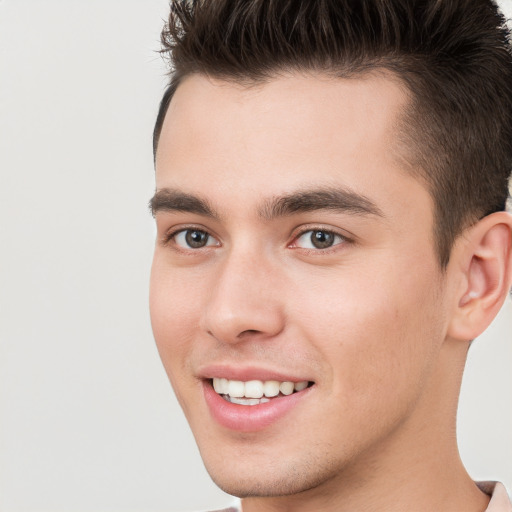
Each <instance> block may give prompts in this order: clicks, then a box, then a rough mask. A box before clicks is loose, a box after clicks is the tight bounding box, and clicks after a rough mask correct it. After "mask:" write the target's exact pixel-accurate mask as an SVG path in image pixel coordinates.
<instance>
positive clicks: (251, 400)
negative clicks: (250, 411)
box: [229, 397, 270, 405]
mask: <svg viewBox="0 0 512 512" xmlns="http://www.w3.org/2000/svg"><path fill="white" fill-rule="evenodd" d="M229 401H230V402H231V403H232V404H239V405H259V404H265V403H267V402H270V400H269V399H268V398H265V397H263V398H233V397H229Z"/></svg>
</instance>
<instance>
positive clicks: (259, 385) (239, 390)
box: [213, 377, 309, 405]
mask: <svg viewBox="0 0 512 512" xmlns="http://www.w3.org/2000/svg"><path fill="white" fill-rule="evenodd" d="M308 384H309V382H308V381H307V380H303V381H300V382H291V381H285V382H279V381H277V380H267V381H261V380H250V381H247V382H243V381H241V380H229V379H225V378H217V377H215V378H214V379H213V389H214V390H215V392H216V393H218V394H219V395H225V397H227V396H229V397H230V401H231V402H233V403H237V404H238V403H239V404H242V405H257V404H260V403H265V402H268V401H269V400H268V398H272V397H275V396H277V395H279V393H280V392H281V394H283V395H291V394H292V393H293V392H294V391H302V390H303V389H306V388H307V387H308ZM264 397H267V399H265V398H264ZM245 399H247V400H245Z"/></svg>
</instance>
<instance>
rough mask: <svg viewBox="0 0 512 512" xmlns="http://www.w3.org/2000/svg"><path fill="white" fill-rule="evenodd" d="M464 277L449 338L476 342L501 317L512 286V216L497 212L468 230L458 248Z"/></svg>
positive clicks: (456, 252)
mask: <svg viewBox="0 0 512 512" xmlns="http://www.w3.org/2000/svg"><path fill="white" fill-rule="evenodd" d="M452 255H453V256H454V258H455V260H456V261H452V262H450V263H453V265H454V266H453V268H452V270H455V272H456V273H458V274H459V277H460V278H461V279H460V280H458V282H459V284H460V285H459V287H458V290H457V292H456V295H455V297H454V306H455V310H454V314H453V315H452V317H451V320H450V325H449V328H448V335H449V336H450V337H452V338H455V339H459V340H473V339H474V338H476V337H477V336H478V335H480V334H481V333H482V332H483V331H484V330H485V329H486V328H487V327H488V326H489V324H490V323H491V322H492V320H493V319H494V317H495V316H496V315H497V314H498V311H499V310H500V308H501V306H502V305H503V302H504V301H505V298H506V297H507V294H508V293H509V291H510V288H511V286H512V215H511V214H509V213H506V212H497V213H493V214H491V215H488V216H487V217H484V218H483V219H482V220H481V221H479V222H478V223H477V224H475V225H474V226H472V227H470V228H468V229H467V230H466V232H465V233H463V235H462V237H461V243H459V244H458V245H457V247H456V248H454V251H453V254H452Z"/></svg>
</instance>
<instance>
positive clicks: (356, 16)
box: [153, 0, 512, 266]
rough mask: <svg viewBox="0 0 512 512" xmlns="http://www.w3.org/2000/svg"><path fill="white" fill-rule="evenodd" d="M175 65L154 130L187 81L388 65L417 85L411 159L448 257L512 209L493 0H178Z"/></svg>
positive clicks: (170, 34)
mask: <svg viewBox="0 0 512 512" xmlns="http://www.w3.org/2000/svg"><path fill="white" fill-rule="evenodd" d="M162 44H163V51H164V53H166V54H168V55H169V57H170V59H171V62H172V73H171V80H170V84H169V87H168V88H167V90H166V92H165V94H164V97H163V99H162V102H161V105H160V111H159V113H158V116H157V121H156V125H155V129H154V134H153V148H154V153H155V155H156V151H157V147H158V140H159V137H160V131H161V128H162V124H163V121H164V118H165V114H166V112H167V109H168V107H169V104H170V102H171V100H172V97H173V95H174V92H175V91H176V89H177V87H178V86H179V84H180V83H181V82H182V81H183V79H184V78H185V77H187V76H190V75H192V74H196V73H198V74H202V75H205V76H210V77H213V78H218V79H223V80H227V81H229V82H232V83H238V84H243V85H248V86H250V85H255V84H258V83H264V82H266V81H268V80H271V79H272V78H273V77H275V76H276V75H279V74H280V73H282V72H284V71H298V72H303V71H320V72H322V73H324V74H326V75H328V76H332V77H342V78H350V77H352V78H353V77H358V76H364V75H365V74H367V73H368V72H370V71H375V70H386V71H388V72H389V73H391V74H393V75H394V76H395V77H396V79H397V80H399V81H400V82H401V83H402V84H403V85H404V86H405V87H406V88H407V90H408V92H409V94H410V103H409V105H408V108H407V111H406V112H404V113H403V116H402V119H401V121H402V126H401V129H400V134H399V136H400V138H401V140H402V149H403V158H404V160H405V161H406V162H408V163H409V165H410V170H411V172H412V173H415V175H416V177H417V178H418V179H421V180H422V181H423V182H424V183H425V184H426V186H427V187H428V189H429V191H430V193H431V195H432V198H433V200H434V204H435V226H434V229H435V233H434V238H435V241H436V247H437V252H438V256H439V262H440V265H441V266H445V265H446V264H447V263H448V260H449V257H450V250H451V247H452V244H453V242H454V240H455V238H456V237H457V236H458V235H459V234H460V233H461V231H462V229H463V228H464V227H466V226H468V225H470V224H472V223H473V222H475V221H476V220H478V219H480V218H482V217H484V216H485V215H488V214H490V213H492V212H496V211H502V210H505V208H506V202H507V197H508V182H509V178H510V173H511V172H512V110H511V104H512V65H511V59H512V56H511V50H510V33H509V30H508V29H507V27H506V24H505V20H504V18H503V16H502V14H501V13H500V12H499V11H498V9H497V6H496V4H495V3H494V1H492V0H477V1H474V0H457V1H454V2H448V1H432V2H423V1H414V2H407V1H393V0H384V1H380V2H376V1H373V0H363V1H358V2H352V1H342V2H340V1H327V2H307V1H305V2H301V1H297V2H266V1H255V2H251V3H250V4H248V3H246V2H242V1H240V2H237V1H234V2H232V1H224V0H222V1H219V2H211V1H192V2H191V1H189V0H182V1H173V2H171V16H170V18H169V23H168V25H167V27H166V29H164V31H163V32H162Z"/></svg>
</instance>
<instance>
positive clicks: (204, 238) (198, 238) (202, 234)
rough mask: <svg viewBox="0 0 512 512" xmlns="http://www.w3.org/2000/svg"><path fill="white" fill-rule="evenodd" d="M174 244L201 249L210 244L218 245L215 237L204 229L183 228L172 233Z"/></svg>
mask: <svg viewBox="0 0 512 512" xmlns="http://www.w3.org/2000/svg"><path fill="white" fill-rule="evenodd" d="M174 241H175V242H176V245H179V246H180V247H183V248H184V249H201V248H203V247H208V246H212V245H218V243H217V241H216V240H215V238H213V237H212V236H210V235H209V234H208V233H207V232H206V231H202V230H200V229H184V230H183V231H179V232H178V233H176V234H175V235H174Z"/></svg>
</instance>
